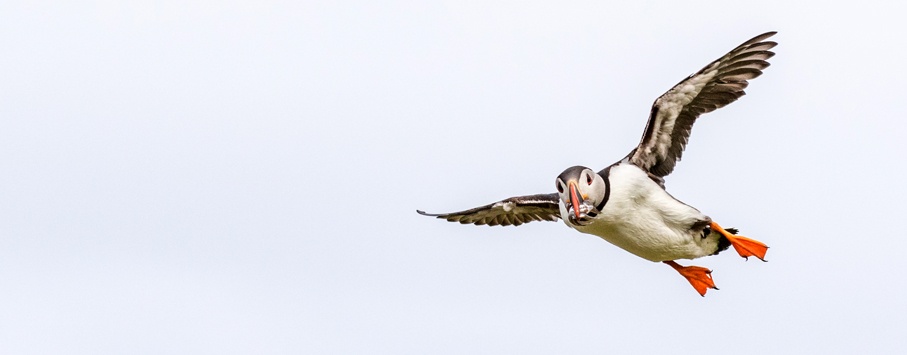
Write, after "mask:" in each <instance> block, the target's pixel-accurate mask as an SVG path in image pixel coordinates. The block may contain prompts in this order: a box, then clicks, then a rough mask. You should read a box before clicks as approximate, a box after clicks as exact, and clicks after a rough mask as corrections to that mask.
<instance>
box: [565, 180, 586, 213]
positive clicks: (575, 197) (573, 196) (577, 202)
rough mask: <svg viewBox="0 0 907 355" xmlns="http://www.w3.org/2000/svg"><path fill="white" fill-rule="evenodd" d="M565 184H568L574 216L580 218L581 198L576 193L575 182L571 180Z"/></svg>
mask: <svg viewBox="0 0 907 355" xmlns="http://www.w3.org/2000/svg"><path fill="white" fill-rule="evenodd" d="M567 184H568V185H569V186H570V204H571V205H573V213H574V214H575V215H576V218H580V216H579V205H580V203H582V202H583V200H581V199H580V198H579V195H577V194H576V182H573V181H571V182H569V183H567Z"/></svg>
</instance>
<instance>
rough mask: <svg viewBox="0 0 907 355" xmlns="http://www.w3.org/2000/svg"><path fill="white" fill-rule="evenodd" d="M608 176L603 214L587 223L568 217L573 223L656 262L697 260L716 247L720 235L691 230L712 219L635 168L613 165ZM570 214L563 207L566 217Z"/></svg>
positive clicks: (576, 227)
mask: <svg viewBox="0 0 907 355" xmlns="http://www.w3.org/2000/svg"><path fill="white" fill-rule="evenodd" d="M609 180H610V182H611V195H610V198H609V199H608V202H607V204H605V207H604V208H603V209H602V211H601V213H600V214H599V215H598V216H596V217H595V218H593V219H592V220H591V223H589V224H588V225H585V226H574V225H571V223H570V222H569V221H567V219H566V218H565V219H564V221H565V222H566V223H567V225H568V226H570V227H572V228H575V229H576V230H578V231H580V232H583V233H588V234H592V235H596V236H599V237H601V238H602V239H604V240H606V241H608V242H609V243H611V244H614V245H616V246H618V247H620V248H621V249H624V250H626V251H628V252H630V253H633V254H635V255H637V256H639V257H642V258H644V259H647V260H651V261H665V260H675V259H694V258H698V257H702V256H706V255H710V254H712V253H714V252H715V251H716V250H717V248H718V233H711V234H710V235H709V236H708V237H707V238H702V230H701V229H699V230H695V231H694V230H691V229H690V227H691V226H692V225H693V224H694V223H697V222H701V221H707V220H709V217H708V216H706V215H704V214H702V213H701V212H699V211H698V210H697V209H695V208H693V207H690V206H687V205H685V204H683V203H682V202H680V201H677V200H676V199H674V198H673V197H671V195H669V194H668V193H667V192H666V191H665V190H664V189H662V188H661V186H658V184H656V183H655V182H654V181H652V180H651V179H649V177H648V176H647V175H646V173H645V172H643V171H642V170H640V169H639V168H637V167H636V166H633V165H629V164H621V165H617V166H614V167H612V168H611V172H610V179H609ZM566 212H567V211H566V208H564V206H561V215H562V216H566ZM700 225H701V223H700Z"/></svg>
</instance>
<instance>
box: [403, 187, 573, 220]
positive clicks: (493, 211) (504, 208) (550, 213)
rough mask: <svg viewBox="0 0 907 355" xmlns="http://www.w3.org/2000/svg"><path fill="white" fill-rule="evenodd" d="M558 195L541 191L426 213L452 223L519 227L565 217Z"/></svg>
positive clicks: (421, 212)
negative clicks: (455, 210)
mask: <svg viewBox="0 0 907 355" xmlns="http://www.w3.org/2000/svg"><path fill="white" fill-rule="evenodd" d="M559 200H560V198H559V197H558V194H539V195H532V196H518V197H511V198H508V199H506V200H503V201H498V202H495V203H492V204H490V205H485V206H482V207H476V208H473V209H470V210H466V211H461V212H454V213H441V214H433V213H425V212H424V211H419V210H416V212H418V213H419V214H421V215H423V216H430V217H437V218H440V219H446V220H448V221H450V222H460V223H463V224H475V225H477V226H480V225H489V226H497V225H501V226H509V225H514V226H518V225H521V224H523V223H529V222H533V221H557V220H558V219H559V218H560V217H561V211H560V207H558V201H559Z"/></svg>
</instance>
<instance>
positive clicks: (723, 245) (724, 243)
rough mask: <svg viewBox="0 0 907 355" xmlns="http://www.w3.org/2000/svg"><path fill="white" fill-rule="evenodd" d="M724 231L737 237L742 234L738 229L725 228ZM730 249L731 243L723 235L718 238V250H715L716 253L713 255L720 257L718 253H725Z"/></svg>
mask: <svg viewBox="0 0 907 355" xmlns="http://www.w3.org/2000/svg"><path fill="white" fill-rule="evenodd" d="M724 230H726V231H727V232H728V233H731V234H733V235H737V233H738V232H740V231H739V230H737V228H725V229H724ZM730 247H731V241H730V240H728V239H727V238H725V237H724V236H723V235H722V236H721V237H719V238H718V250H715V253H713V254H712V255H718V253H720V252H723V251H725V250H727V249H728V248H730Z"/></svg>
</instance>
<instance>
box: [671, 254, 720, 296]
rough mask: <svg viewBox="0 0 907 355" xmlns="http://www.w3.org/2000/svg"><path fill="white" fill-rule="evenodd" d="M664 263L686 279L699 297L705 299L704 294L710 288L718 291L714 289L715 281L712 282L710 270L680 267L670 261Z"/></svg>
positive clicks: (697, 267) (696, 267)
mask: <svg viewBox="0 0 907 355" xmlns="http://www.w3.org/2000/svg"><path fill="white" fill-rule="evenodd" d="M664 263H665V264H668V265H670V266H671V267H672V268H674V270H677V272H679V273H680V275H681V276H683V277H684V278H686V279H687V281H689V282H690V285H693V288H695V289H696V292H699V295H700V296H703V297H705V292H706V291H708V290H709V289H710V288H713V289H716V290H717V289H718V288H717V287H715V281H713V280H712V270H709V269H706V268H704V267H699V266H680V264H678V263H676V262H674V261H671V260H668V261H665V262H664Z"/></svg>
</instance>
